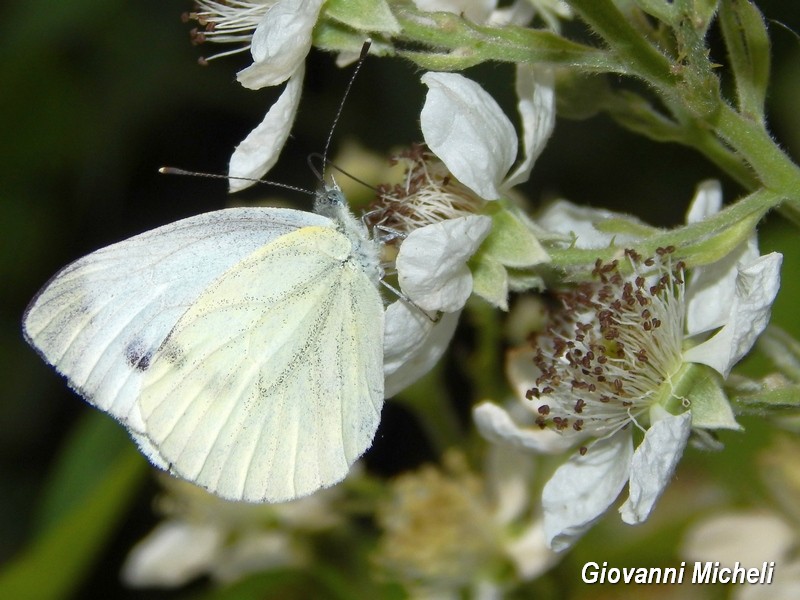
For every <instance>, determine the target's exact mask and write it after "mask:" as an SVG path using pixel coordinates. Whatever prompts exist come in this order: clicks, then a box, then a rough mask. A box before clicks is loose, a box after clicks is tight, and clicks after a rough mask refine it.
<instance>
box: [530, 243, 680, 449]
mask: <svg viewBox="0 0 800 600" xmlns="http://www.w3.org/2000/svg"><path fill="white" fill-rule="evenodd" d="M674 250H675V249H674V248H673V247H671V246H670V247H668V248H659V249H658V250H657V251H656V256H654V257H652V258H648V259H646V260H642V257H641V256H640V255H639V254H638V253H636V252H635V251H633V250H625V257H626V259H627V261H628V262H629V263H630V266H631V270H632V273H631V274H629V275H626V276H623V275H622V273H621V272H620V268H619V263H618V261H616V260H614V261H612V262H610V263H603V262H602V261H600V260H599V259H598V261H597V262H596V263H595V268H594V270H593V271H592V276H593V279H594V281H592V282H589V283H584V284H581V285H579V286H577V287H576V288H574V289H572V290H570V291H568V292H565V293H562V294H559V298H560V300H561V302H562V303H563V307H564V309H563V310H562V311H560V312H559V313H558V314H557V315H556V316H555V318H554V320H553V323H552V324H551V325H550V327H549V328H548V329H547V330H546V331H545V332H544V333H541V334H539V335H537V336H535V337H534V338H533V340H532V341H533V345H534V350H535V356H534V359H533V362H534V364H535V365H536V367H537V369H538V371H539V373H540V374H539V377H537V379H536V386H535V387H533V388H532V389H530V390H528V391H527V393H526V396H527V398H528V399H529V400H533V399H536V400H537V404H538V408H537V411H538V415H539V416H538V417H537V420H536V422H537V424H538V425H539V426H540V427H542V428H552V429H555V430H557V431H565V430H573V431H576V432H586V433H589V434H591V435H593V436H595V437H601V436H604V435H608V434H611V433H614V432H615V431H617V430H619V429H620V428H622V427H625V426H626V425H627V424H628V423H629V422H630V421H636V420H637V419H638V418H639V417H640V416H642V415H643V413H645V412H646V411H647V410H648V409H649V408H650V406H652V404H653V403H655V402H659V401H661V400H663V395H664V394H663V393H661V392H662V386H664V385H668V386H669V385H672V384H671V380H672V378H673V376H674V375H675V374H676V373H677V372H678V371H679V369H680V367H681V364H682V360H681V345H682V342H683V322H684V313H685V310H684V280H683V270H684V264H683V263H682V262H677V263H676V264H675V265H672V261H671V257H670V255H671V254H672V253H673V252H674ZM670 395H671V394H670ZM668 396H669V395H668Z"/></svg>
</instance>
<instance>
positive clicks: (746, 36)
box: [719, 0, 770, 122]
mask: <svg viewBox="0 0 800 600" xmlns="http://www.w3.org/2000/svg"><path fill="white" fill-rule="evenodd" d="M719 22H720V27H721V29H722V35H723V37H724V39H725V46H726V47H727V49H728V59H729V60H730V66H731V70H732V71H733V76H734V79H735V81H736V95H737V100H738V106H739V112H741V113H742V114H744V115H747V116H749V117H750V118H752V119H755V120H757V121H759V122H763V121H764V99H765V97H766V94H767V85H768V83H769V70H770V44H769V34H768V33H767V26H766V24H765V23H764V18H763V17H762V15H761V12H760V11H759V10H758V8H757V7H756V5H755V4H753V3H752V2H749V1H748V0H722V3H721V5H720V10H719Z"/></svg>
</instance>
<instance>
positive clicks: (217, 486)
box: [139, 226, 383, 501]
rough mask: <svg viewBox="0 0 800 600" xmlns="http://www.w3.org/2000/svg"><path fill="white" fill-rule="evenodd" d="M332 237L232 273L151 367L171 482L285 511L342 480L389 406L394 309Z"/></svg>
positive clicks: (272, 251) (275, 246)
mask: <svg viewBox="0 0 800 600" xmlns="http://www.w3.org/2000/svg"><path fill="white" fill-rule="evenodd" d="M352 251H353V249H352V242H351V241H350V240H349V239H348V238H347V237H345V236H344V235H342V234H341V233H339V232H338V231H336V230H335V229H334V228H333V227H328V226H312V227H304V228H302V229H298V230H297V231H294V232H292V233H288V234H285V235H283V236H281V237H279V238H277V239H275V240H273V241H272V242H270V243H269V244H267V245H265V246H263V247H261V248H259V249H257V250H255V251H254V252H252V253H251V254H250V255H249V256H248V257H246V258H244V259H243V260H241V261H240V262H238V263H237V264H235V265H233V266H232V267H230V268H229V269H228V270H227V271H226V272H225V274H224V275H222V276H221V277H220V278H218V279H217V280H216V281H215V282H214V283H213V284H211V285H210V286H208V288H207V289H206V290H205V291H204V292H203V293H202V294H201V295H200V296H199V297H198V298H196V300H195V301H194V303H193V304H192V306H191V307H190V308H189V309H188V310H187V311H186V312H185V313H184V314H183V315H182V317H181V318H180V320H179V321H178V323H177V325H175V327H174V328H173V330H172V331H171V332H170V333H169V335H168V336H167V338H166V340H165V341H164V343H163V344H162V345H161V347H160V348H159V349H158V351H157V352H155V353H154V355H153V356H152V358H151V363H150V365H149V367H148V369H147V370H146V371H145V378H144V381H143V388H142V395H141V398H140V402H139V406H140V410H141V412H142V416H143V419H144V422H145V429H146V434H147V438H148V440H149V441H150V443H152V445H153V447H154V448H156V449H157V450H158V452H159V454H160V455H161V456H162V457H163V459H164V460H165V462H167V463H168V464H169V465H170V468H171V470H172V471H173V472H175V473H176V474H178V475H180V476H181V477H184V478H186V479H189V480H191V481H194V482H196V483H198V484H200V485H202V486H204V487H206V488H207V489H209V490H210V491H212V492H214V493H216V494H218V495H220V496H223V497H226V498H230V499H244V500H249V501H264V500H267V501H280V500H285V499H289V498H294V497H298V496H302V495H306V494H308V493H311V492H313V491H314V490H316V489H318V488H320V487H326V486H329V485H332V484H333V483H336V482H338V481H340V480H341V479H343V478H344V476H345V475H346V474H347V471H348V470H349V467H350V465H351V464H352V463H353V462H354V461H355V460H356V459H357V458H358V457H359V456H360V455H361V454H362V453H363V452H364V450H365V449H366V448H367V447H368V446H369V445H370V443H371V441H372V438H373V436H374V434H375V430H376V428H377V425H378V421H379V416H380V409H381V405H382V402H383V368H382V360H383V303H382V301H381V298H380V294H379V292H378V290H377V288H376V287H375V284H374V281H373V280H372V279H371V278H370V276H369V275H368V274H366V273H365V272H364V270H363V269H362V268H360V267H359V265H358V264H357V263H356V261H354V260H353V258H352V256H351V255H352Z"/></svg>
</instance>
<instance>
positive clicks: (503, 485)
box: [483, 444, 535, 525]
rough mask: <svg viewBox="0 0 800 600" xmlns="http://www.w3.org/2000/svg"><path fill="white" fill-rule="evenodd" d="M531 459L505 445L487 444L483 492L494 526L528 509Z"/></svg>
mask: <svg viewBox="0 0 800 600" xmlns="http://www.w3.org/2000/svg"><path fill="white" fill-rule="evenodd" d="M534 466H535V465H534V459H533V457H532V456H531V455H530V453H528V452H521V451H519V450H518V449H516V448H512V447H511V446H508V445H506V444H490V445H489V448H488V449H487V453H486V459H485V461H484V468H483V472H484V473H485V481H486V489H487V492H488V495H489V498H490V500H491V503H492V507H493V510H492V518H493V520H494V522H495V523H498V524H501V525H508V524H510V523H512V522H513V521H515V520H516V519H518V518H520V517H521V516H522V515H523V514H524V513H525V512H526V511H528V510H529V509H530V506H531V481H532V478H533V474H534Z"/></svg>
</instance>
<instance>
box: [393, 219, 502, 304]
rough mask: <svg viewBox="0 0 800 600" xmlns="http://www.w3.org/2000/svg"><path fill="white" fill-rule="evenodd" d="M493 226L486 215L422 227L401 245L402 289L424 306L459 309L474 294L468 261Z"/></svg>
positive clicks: (399, 270) (399, 267) (399, 276)
mask: <svg viewBox="0 0 800 600" xmlns="http://www.w3.org/2000/svg"><path fill="white" fill-rule="evenodd" d="M491 228H492V220H491V218H489V217H485V216H479V215H474V216H469V217H459V218H457V219H448V220H446V221H440V222H439V223H433V224H431V225H426V226H425V227H420V228H419V229H415V230H414V231H412V232H411V233H410V234H409V235H408V237H407V238H406V239H405V240H403V243H402V244H401V245H400V251H399V252H398V254H397V260H396V264H397V276H398V280H399V281H400V288H401V289H402V290H403V293H405V294H407V295H408V297H409V298H411V300H413V301H414V302H415V303H416V304H417V305H418V306H419V307H420V308H422V309H424V310H431V311H437V310H440V311H443V312H455V311H457V310H461V308H463V306H464V303H465V302H466V301H467V298H469V295H470V294H471V293H472V273H471V272H470V270H469V267H467V260H468V259H469V257H470V256H472V255H473V254H474V253H475V251H476V250H477V249H478V247H479V246H480V245H481V243H482V242H483V240H484V239H486V236H487V235H489V231H490V230H491Z"/></svg>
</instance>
